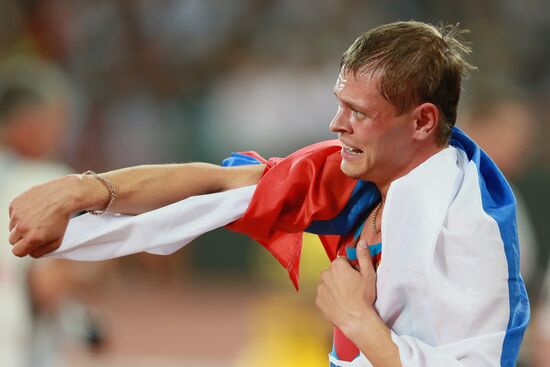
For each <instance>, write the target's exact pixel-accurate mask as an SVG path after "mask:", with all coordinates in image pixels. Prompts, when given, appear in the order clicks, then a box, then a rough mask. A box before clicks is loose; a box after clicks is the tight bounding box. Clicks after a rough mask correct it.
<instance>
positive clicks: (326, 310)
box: [316, 241, 376, 333]
mask: <svg viewBox="0 0 550 367" xmlns="http://www.w3.org/2000/svg"><path fill="white" fill-rule="evenodd" d="M357 258H358V262H359V269H358V270H359V271H357V270H355V269H354V268H353V267H352V266H351V265H350V264H349V263H348V261H347V260H346V259H345V258H344V257H338V258H336V259H335V260H334V261H333V262H332V264H331V266H330V268H329V269H328V270H325V271H324V272H322V273H321V282H320V284H319V286H318V288H317V299H316V304H317V307H319V309H320V310H321V312H322V313H323V315H324V316H325V317H326V318H327V319H328V320H329V321H331V322H332V323H333V324H334V325H335V326H337V327H338V328H339V329H341V330H342V331H343V332H344V333H346V330H349V329H351V328H352V327H353V324H354V323H355V322H356V321H357V320H359V319H360V318H361V317H362V316H363V315H364V314H365V312H370V311H372V308H373V304H374V302H375V300H376V273H375V271H374V267H373V265H372V259H371V256H370V251H369V249H368V247H367V244H366V242H364V241H359V243H358V245H357Z"/></svg>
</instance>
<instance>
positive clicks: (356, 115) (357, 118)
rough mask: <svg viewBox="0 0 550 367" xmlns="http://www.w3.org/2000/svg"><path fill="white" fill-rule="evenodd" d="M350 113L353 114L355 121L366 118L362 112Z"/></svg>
mask: <svg viewBox="0 0 550 367" xmlns="http://www.w3.org/2000/svg"><path fill="white" fill-rule="evenodd" d="M351 113H352V114H353V117H354V118H355V119H356V120H364V119H365V117H367V115H365V114H364V113H363V112H361V111H357V110H351Z"/></svg>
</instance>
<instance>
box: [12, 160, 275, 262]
mask: <svg viewBox="0 0 550 367" xmlns="http://www.w3.org/2000/svg"><path fill="white" fill-rule="evenodd" d="M263 170H264V166H263V165H253V166H241V167H227V168H223V167H220V166H216V165H212V164H207V163H188V164H169V165H149V166H138V167H131V168H124V169H120V170H116V171H111V172H107V173H104V174H102V176H104V177H106V178H107V179H108V180H110V181H111V182H112V183H113V184H114V186H115V187H116V191H117V199H116V201H115V202H114V203H113V205H112V207H111V209H110V210H111V211H113V212H118V213H125V214H139V213H143V212H146V211H150V210H153V209H156V208H159V207H162V206H165V205H168V204H171V203H173V202H176V201H179V200H182V199H185V198H187V197H189V196H193V195H200V194H206V193H212V192H219V191H225V190H229V189H233V188H237V187H242V186H248V185H254V184H256V183H257V182H258V180H259V179H260V177H261V175H262V172H263ZM109 197H110V194H109V191H108V190H107V188H106V187H105V186H104V185H103V183H102V182H100V181H99V180H98V179H96V178H95V177H93V176H86V175H69V176H65V177H62V178H59V179H57V180H53V181H50V182H48V183H45V184H42V185H39V186H36V187H33V188H32V189H30V190H28V191H26V192H25V193H23V194H21V195H20V196H18V197H16V198H15V199H14V200H13V201H12V203H11V204H10V208H9V211H10V237H9V241H10V243H11V244H12V245H14V247H13V253H14V254H15V255H16V256H26V255H29V254H30V255H31V256H33V257H40V256H42V255H44V254H46V253H49V252H51V251H53V250H55V249H56V248H57V247H59V245H60V244H61V241H62V239H63V235H64V233H65V230H66V228H67V224H68V222H69V219H70V217H71V216H72V215H73V214H74V213H76V212H79V211H82V210H101V209H103V208H105V206H106V205H107V203H108V201H109Z"/></svg>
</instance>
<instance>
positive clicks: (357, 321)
mask: <svg viewBox="0 0 550 367" xmlns="http://www.w3.org/2000/svg"><path fill="white" fill-rule="evenodd" d="M377 319H380V317H379V316H378V314H377V313H376V311H375V310H374V308H373V307H365V308H364V309H362V310H361V312H359V313H357V314H354V315H349V317H348V318H347V319H346V320H344V321H343V323H342V325H341V326H339V328H340V330H342V332H343V333H344V334H345V335H346V336H347V337H348V338H349V339H350V340H352V341H353V340H354V339H362V337H363V335H362V334H364V332H365V330H368V329H369V325H372V324H373V323H375V322H376V320H377Z"/></svg>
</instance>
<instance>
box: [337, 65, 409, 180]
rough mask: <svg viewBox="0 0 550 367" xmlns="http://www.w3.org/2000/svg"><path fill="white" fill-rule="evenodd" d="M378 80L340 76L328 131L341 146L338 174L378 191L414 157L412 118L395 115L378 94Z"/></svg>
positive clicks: (362, 75) (373, 76)
mask: <svg viewBox="0 0 550 367" xmlns="http://www.w3.org/2000/svg"><path fill="white" fill-rule="evenodd" d="M379 79H380V77H379V75H377V73H374V74H373V73H358V74H357V76H354V75H352V74H350V73H344V72H341V73H340V75H339V76H338V80H337V81H336V85H335V87H334V94H335V95H336V98H337V100H338V111H337V112H336V116H334V119H333V120H332V122H331V123H330V129H331V131H333V132H336V133H338V139H339V140H340V141H341V142H342V144H343V147H342V163H341V168H342V171H343V172H344V173H345V174H346V175H347V176H350V177H354V178H359V179H363V180H368V181H371V182H374V183H375V184H377V185H379V187H380V185H386V184H389V183H390V182H391V181H393V180H395V179H397V178H398V177H400V176H401V175H403V174H405V173H406V169H407V167H408V165H409V163H410V161H411V159H412V155H413V154H414V151H413V145H414V144H413V138H412V136H413V133H414V118H413V115H412V112H405V113H403V114H401V115H398V112H397V110H396V109H395V107H394V106H393V105H392V104H391V103H390V102H388V101H387V100H386V99H385V98H384V97H383V96H382V94H381V93H380V91H379V82H380V81H379Z"/></svg>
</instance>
